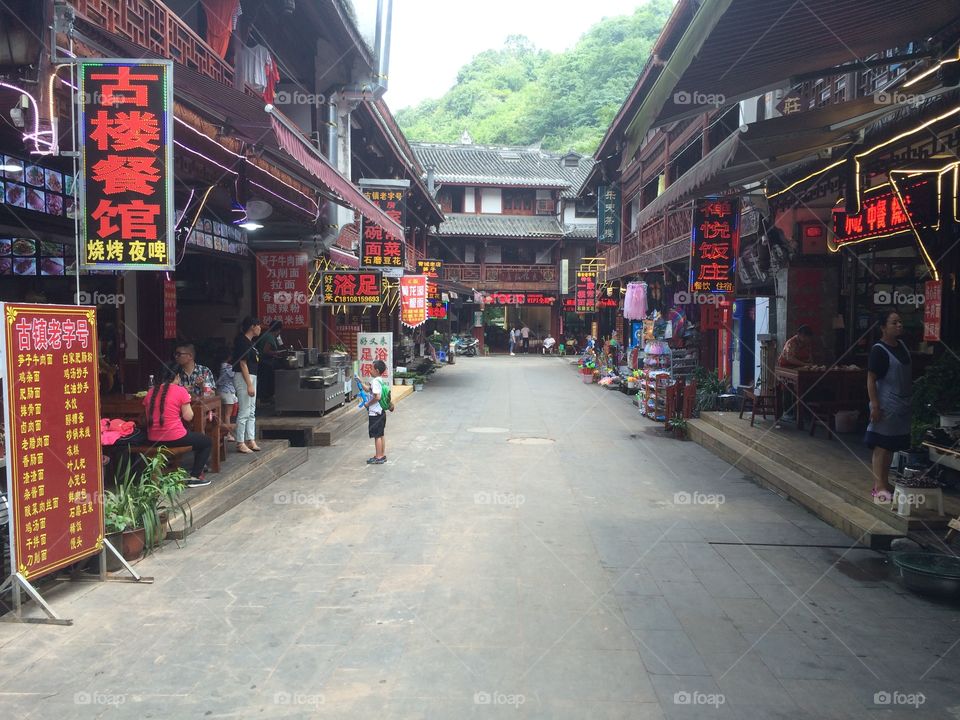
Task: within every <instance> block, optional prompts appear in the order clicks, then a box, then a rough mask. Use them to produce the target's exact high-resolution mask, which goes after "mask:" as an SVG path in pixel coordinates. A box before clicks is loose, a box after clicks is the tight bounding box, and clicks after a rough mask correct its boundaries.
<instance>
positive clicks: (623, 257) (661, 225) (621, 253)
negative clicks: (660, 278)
mask: <svg viewBox="0 0 960 720" xmlns="http://www.w3.org/2000/svg"><path fill="white" fill-rule="evenodd" d="M692 218H693V211H692V210H691V209H690V208H679V209H674V210H670V211H669V212H667V213H666V214H665V215H661V216H659V217H657V218H655V219H654V220H652V221H651V222H649V223H647V224H646V225H644V226H643V227H642V228H640V230H639V232H638V231H636V230H634V231H631V232H630V233H628V234H627V235H626V236H625V237H624V239H623V242H622V243H621V244H620V246H619V247H616V248H611V249H610V251H609V252H608V253H606V258H607V273H608V274H612V275H613V276H614V277H617V276H619V275H623V274H633V273H636V272H639V271H640V270H642V269H643V268H644V267H653V266H655V265H659V264H660V263H664V262H670V261H672V260H677V259H679V258H680V257H683V256H684V254H686V252H687V251H688V250H687V245H685V244H684V240H685V239H686V238H689V236H690V223H691V222H692Z"/></svg>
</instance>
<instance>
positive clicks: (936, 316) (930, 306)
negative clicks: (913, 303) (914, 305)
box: [923, 280, 943, 342]
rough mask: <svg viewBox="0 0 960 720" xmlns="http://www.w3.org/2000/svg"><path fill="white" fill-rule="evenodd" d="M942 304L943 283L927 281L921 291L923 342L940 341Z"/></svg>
mask: <svg viewBox="0 0 960 720" xmlns="http://www.w3.org/2000/svg"><path fill="white" fill-rule="evenodd" d="M942 303H943V283H942V282H940V281H939V280H928V281H927V282H926V284H925V285H924V290H923V339H924V342H939V341H940V309H941V306H942Z"/></svg>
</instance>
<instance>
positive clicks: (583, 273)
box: [574, 270, 597, 313]
mask: <svg viewBox="0 0 960 720" xmlns="http://www.w3.org/2000/svg"><path fill="white" fill-rule="evenodd" d="M575 301H576V303H575V305H574V307H575V309H576V311H577V312H578V313H588V312H596V311H597V273H596V271H595V270H589V271H587V270H577V294H576V298H575Z"/></svg>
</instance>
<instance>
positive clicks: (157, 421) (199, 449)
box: [143, 366, 213, 487]
mask: <svg viewBox="0 0 960 720" xmlns="http://www.w3.org/2000/svg"><path fill="white" fill-rule="evenodd" d="M154 383H155V384H154V386H153V387H152V388H151V389H150V390H148V391H147V395H146V397H145V398H143V405H144V407H145V408H146V409H147V439H148V440H150V442H151V443H153V444H155V445H163V446H166V447H191V448H193V469H192V471H191V472H190V475H191V477H190V478H189V479H188V480H187V485H188V486H189V487H200V486H202V485H209V484H210V481H209V480H207V479H205V478H204V473H203V468H204V467H205V466H206V464H207V460H209V459H210V450H211V448H212V446H213V443H212V442H211V441H210V438H209V437H207V436H206V435H204V434H203V433H198V432H188V431H187V427H186V425H185V423H188V422H190V421H192V420H193V408H192V407H190V399H191V398H190V393H189V392H188V391H187V389H186V388H185V387H183V386H181V385H180V378H179V376H178V375H177V371H176V368H172V367H167V366H164V367H162V368H161V369H160V371H159V372H158V373H157V374H156V376H155V379H154Z"/></svg>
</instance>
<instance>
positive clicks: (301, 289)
mask: <svg viewBox="0 0 960 720" xmlns="http://www.w3.org/2000/svg"><path fill="white" fill-rule="evenodd" d="M256 259H257V316H258V317H259V318H260V320H261V321H262V322H263V324H264V325H269V324H270V322H272V321H273V320H279V321H280V322H282V323H283V327H284V328H287V329H302V328H305V327H309V326H310V305H309V298H310V288H309V284H310V260H309V258H308V257H307V254H306V253H304V252H277V253H257V254H256Z"/></svg>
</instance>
